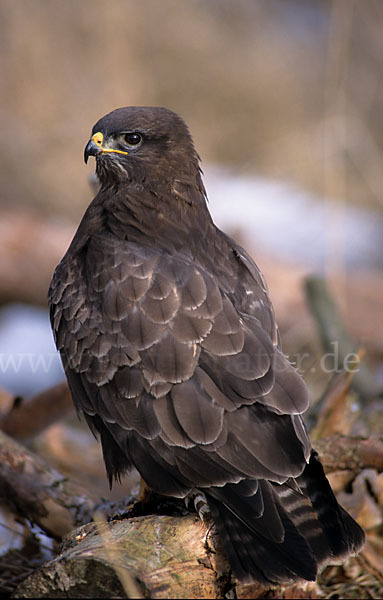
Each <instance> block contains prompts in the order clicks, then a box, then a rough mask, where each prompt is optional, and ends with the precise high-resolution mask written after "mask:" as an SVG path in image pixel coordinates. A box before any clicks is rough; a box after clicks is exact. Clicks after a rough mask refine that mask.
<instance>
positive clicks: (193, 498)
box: [185, 489, 211, 526]
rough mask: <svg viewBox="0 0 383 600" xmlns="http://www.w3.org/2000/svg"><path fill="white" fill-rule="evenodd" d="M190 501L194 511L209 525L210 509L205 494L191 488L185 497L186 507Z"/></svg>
mask: <svg viewBox="0 0 383 600" xmlns="http://www.w3.org/2000/svg"><path fill="white" fill-rule="evenodd" d="M191 502H193V504H194V508H195V511H196V513H197V514H198V516H199V518H200V519H201V521H203V522H204V523H205V525H207V526H208V525H211V515H210V509H209V504H208V502H207V500H206V496H205V494H204V493H203V492H201V491H200V490H197V489H194V490H192V491H191V492H190V493H189V494H188V495H187V496H186V498H185V504H186V507H187V508H188V507H189V505H190V503H191Z"/></svg>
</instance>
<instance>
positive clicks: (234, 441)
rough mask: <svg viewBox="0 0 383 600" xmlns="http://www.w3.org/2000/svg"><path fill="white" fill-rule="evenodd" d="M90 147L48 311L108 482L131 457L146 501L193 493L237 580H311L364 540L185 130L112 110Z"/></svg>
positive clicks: (169, 118) (149, 112)
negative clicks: (92, 175) (81, 195)
mask: <svg viewBox="0 0 383 600" xmlns="http://www.w3.org/2000/svg"><path fill="white" fill-rule="evenodd" d="M89 156H95V157H96V173H97V176H98V178H99V180H100V184H101V187H100V190H99V192H98V193H97V195H96V197H95V198H94V200H93V201H92V202H91V204H90V205H89V207H88V209H87V210H86V212H85V215H84V217H83V219H82V221H81V223H80V225H79V228H78V230H77V232H76V234H75V236H74V238H73V241H72V243H71V244H70V246H69V249H68V251H67V253H66V254H65V256H64V258H63V259H62V261H61V262H60V264H59V265H58V266H57V268H56V270H55V273H54V275H53V279H52V282H51V286H50V290H49V304H50V316H51V323H52V328H53V332H54V336H55V341H56V345H57V348H58V350H59V351H60V353H61V358H62V362H63V365H64V368H65V372H66V376H67V378H68V383H69V386H70V389H71V392H72V395H73V400H74V404H75V406H76V409H77V411H78V412H80V413H83V414H84V416H85V418H86V420H87V422H88V424H89V426H90V428H91V430H92V431H93V432H94V433H96V434H99V436H100V438H101V444H102V450H103V456H104V461H105V465H106V470H107V473H108V476H109V481H110V483H112V481H113V480H114V479H119V478H120V476H121V475H122V474H123V473H124V472H126V471H127V470H128V469H130V468H132V467H133V466H134V467H136V469H137V470H138V471H139V472H140V474H141V477H142V478H143V480H144V481H145V482H146V484H147V486H149V487H150V488H151V489H153V490H155V491H156V492H158V493H159V494H164V495H166V496H173V497H177V498H190V497H193V495H198V494H200V495H201V494H203V496H204V497H205V498H206V502H207V506H208V508H209V511H210V513H211V517H212V519H213V520H214V523H215V526H216V528H217V531H218V534H219V536H220V538H221V540H222V543H223V547H224V549H225V552H226V554H227V556H228V559H229V561H230V565H231V568H232V570H233V572H234V574H235V575H236V576H237V577H238V578H239V579H241V580H242V581H259V582H262V583H264V584H268V585H271V584H279V583H282V582H291V581H294V580H297V579H300V578H302V579H306V580H314V579H315V577H316V574H317V572H318V568H319V567H320V566H321V565H323V564H324V563H326V562H327V561H329V560H331V559H333V558H338V557H346V556H348V555H349V554H353V553H355V552H357V551H358V550H359V549H360V547H361V546H362V544H363V540H364V534H363V532H362V530H361V529H360V527H359V525H358V524H357V523H356V522H355V521H354V520H353V519H352V518H351V516H350V515H349V514H348V513H347V512H346V511H345V510H344V509H343V508H341V507H340V506H339V505H338V503H337V501H336V499H335V496H334V494H333V492H332V490H331V487H330V485H329V483H328V481H327V479H326V477H325V475H324V472H323V468H322V466H321V463H320V461H319V459H318V456H317V454H316V453H315V451H314V450H312V448H311V445H310V441H309V438H308V435H307V432H306V429H305V426H304V423H303V420H302V417H301V414H302V413H303V412H304V411H305V410H306V409H307V407H308V402H309V400H308V391H307V387H306V385H305V383H304V382H303V380H302V379H301V377H300V376H299V374H298V373H297V371H296V370H295V369H294V368H293V366H292V365H291V364H290V363H289V361H288V360H287V358H286V357H285V355H284V354H283V353H282V351H281V346H280V341H279V337H278V329H277V325H276V322H275V318H274V313H273V308H272V305H271V302H270V299H269V296H268V292H267V287H266V284H265V281H264V279H263V277H262V274H261V272H260V270H259V269H258V267H257V266H256V264H255V263H254V262H253V260H252V259H251V258H250V256H249V255H248V254H247V253H246V251H245V250H244V249H243V248H241V246H239V245H238V244H237V243H236V242H234V241H233V240H232V239H230V238H229V237H228V236H227V235H225V234H224V233H223V232H222V231H220V230H219V229H218V228H217V227H216V226H215V225H214V223H213V221H212V218H211V216H210V213H209V211H208V208H207V203H206V200H207V198H206V192H205V189H204V186H203V183H202V179H201V170H200V167H199V157H198V154H197V152H196V150H195V148H194V145H193V141H192V138H191V135H190V133H189V130H188V128H187V126H186V125H185V123H184V122H183V120H182V119H181V118H180V117H179V116H178V115H177V114H175V113H173V112H172V111H170V110H167V109H165V108H159V107H137V106H133V107H128V108H120V109H117V110H114V111H113V112H111V113H109V114H107V115H106V116H105V117H103V118H102V119H100V120H99V121H98V122H97V123H96V125H95V126H94V128H93V131H92V136H91V139H90V141H89V142H88V144H87V146H86V148H85V161H87V160H88V157H89ZM205 508H206V507H205Z"/></svg>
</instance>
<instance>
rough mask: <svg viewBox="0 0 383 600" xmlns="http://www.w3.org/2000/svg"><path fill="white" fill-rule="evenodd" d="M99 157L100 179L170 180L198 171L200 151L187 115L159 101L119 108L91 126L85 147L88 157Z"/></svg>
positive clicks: (97, 158)
mask: <svg viewBox="0 0 383 600" xmlns="http://www.w3.org/2000/svg"><path fill="white" fill-rule="evenodd" d="M89 156H95V157H96V172H97V175H98V178H99V179H100V181H101V183H102V184H116V183H119V182H121V183H122V182H133V183H143V182H145V181H146V180H151V181H153V180H155V181H162V182H164V183H166V181H167V182H168V183H169V184H172V181H173V180H174V179H177V178H180V177H181V178H182V176H183V175H184V176H185V177H186V176H187V177H189V178H191V177H193V176H195V177H197V176H199V166H198V162H199V159H198V155H197V153H196V151H195V148H194V145H193V140H192V137H191V135H190V133H189V130H188V128H187V126H186V124H185V123H184V121H183V120H182V119H181V117H179V116H178V115H177V114H176V113H174V112H172V111H171V110H168V109H166V108H161V107H142V106H130V107H127V108H118V109H116V110H114V111H112V112H110V113H109V114H107V115H106V116H105V117H102V119H100V120H99V121H98V122H97V123H96V124H95V126H94V127H93V129H92V135H91V139H90V140H89V142H88V144H87V145H86V148H85V151H84V159H85V162H87V161H88V158H89Z"/></svg>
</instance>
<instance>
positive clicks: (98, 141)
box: [92, 131, 128, 154]
mask: <svg viewBox="0 0 383 600" xmlns="http://www.w3.org/2000/svg"><path fill="white" fill-rule="evenodd" d="M92 140H93V141H94V143H95V144H96V145H97V146H98V147H99V148H101V150H102V151H103V152H116V153H117V154H128V153H127V152H124V151H123V150H117V149H116V148H107V147H106V146H103V145H102V143H103V141H104V135H103V134H102V133H101V131H97V133H95V134H94V135H92Z"/></svg>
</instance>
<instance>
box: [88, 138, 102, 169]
mask: <svg viewBox="0 0 383 600" xmlns="http://www.w3.org/2000/svg"><path fill="white" fill-rule="evenodd" d="M98 154H102V148H100V146H98V145H97V144H96V142H95V141H94V140H93V138H92V139H91V140H89V142H88V143H87V145H86V146H85V150H84V161H85V164H86V163H87V162H88V158H89V157H90V156H97V155H98Z"/></svg>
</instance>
